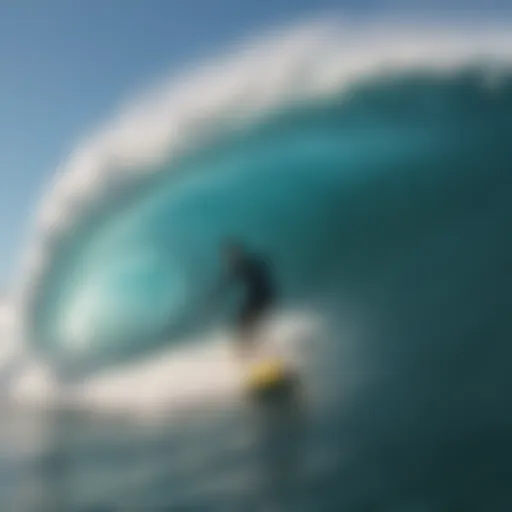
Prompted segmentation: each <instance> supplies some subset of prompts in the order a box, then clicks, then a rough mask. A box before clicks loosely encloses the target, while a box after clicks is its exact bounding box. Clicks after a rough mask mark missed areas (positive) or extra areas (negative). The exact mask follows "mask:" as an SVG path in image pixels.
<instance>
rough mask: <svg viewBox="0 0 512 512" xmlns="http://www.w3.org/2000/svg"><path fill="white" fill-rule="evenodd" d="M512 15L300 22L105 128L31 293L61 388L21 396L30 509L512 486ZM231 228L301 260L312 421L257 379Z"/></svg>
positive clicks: (404, 495)
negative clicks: (279, 418) (262, 403)
mask: <svg viewBox="0 0 512 512" xmlns="http://www.w3.org/2000/svg"><path fill="white" fill-rule="evenodd" d="M509 34H510V31H509V30H507V27H506V26H502V27H501V28H500V27H478V26H463V25H457V26H456V27H451V26H449V24H448V25H446V24H445V25H442V26H429V25H401V24H394V25H392V26H376V25H375V24H368V25H363V26H361V25H360V26H349V27H346V26H344V25H343V24H341V25H339V26H338V25H332V24H328V25H325V24H305V25H301V26H299V27H295V28H291V29H286V30H284V31H283V32H279V31H275V32H272V33H270V34H267V35H265V36H262V37H261V38H260V39H257V40H255V41H251V42H250V43H249V44H247V45H245V46H240V48H237V49H236V50H235V51H234V52H233V54H232V55H228V56H227V57H225V58H224V57H223V58H222V59H212V60H211V61H208V62H207V63H200V64H198V66H197V68H193V69H191V70H188V71H187V72H186V73H185V74H184V76H182V77H181V76H180V77H176V76H173V77H171V79H170V80H169V84H164V85H163V86H158V87H156V88H154V89H153V90H151V92H150V93H149V94H148V96H147V97H145V98H139V99H137V100H136V101H134V103H133V104H131V105H128V106H127V108H126V110H124V111H123V113H122V114H121V115H120V116H119V117H118V118H116V119H114V120H113V121H111V122H109V123H106V124H105V126H104V127H102V128H101V129H100V130H99V131H98V133H96V134H93V136H91V137H90V139H88V140H87V141H85V142H84V143H83V144H82V145H79V146H78V147H77V150H76V152H75V153H74V154H73V155H72V156H71V158H70V161H69V162H66V163H65V165H64V166H63V168H62V169H61V170H60V171H59V174H58V178H57V179H56V183H55V184H52V187H50V191H49V193H48V195H47V198H46V199H45V201H44V203H43V206H42V210H41V216H40V218H39V220H38V222H37V226H36V228H35V233H34V237H33V244H32V245H31V246H30V248H29V250H28V251H27V258H28V259H27V270H26V271H25V273H24V275H23V276H22V277H23V280H22V283H21V284H20V292H19V296H17V302H16V304H17V308H19V311H20V318H21V320H20V325H21V331H22V332H23V336H22V337H23V340H24V344H23V347H24V348H23V357H22V359H23V364H21V363H19V360H18V364H19V365H20V366H22V367H24V368H25V369H24V370H23V371H22V370H21V369H20V370H19V371H18V370H16V371H15V372H13V371H12V370H11V373H14V374H15V377H12V382H13V384H12V389H13V393H14V395H13V396H18V395H16V393H20V395H19V396H21V395H23V397H25V399H28V398H30V399H32V400H36V401H37V404H38V405H37V407H36V408H35V409H32V408H30V407H27V406H24V408H23V412H21V411H19V410H16V411H14V410H13V412H12V413H11V414H10V415H9V418H10V421H11V420H12V422H13V424H16V425H18V423H19V425H24V427H23V429H22V428H21V427H20V428H14V429H13V432H12V433H11V434H10V435H12V438H13V439H14V440H15V442H14V441H13V442H7V443H4V444H5V447H4V449H3V451H5V453H6V454H11V456H10V458H9V457H8V456H7V455H6V459H5V460H6V462H5V463H0V472H1V473H2V474H4V475H5V477H4V479H3V480H2V481H1V482H2V483H0V485H3V486H4V488H5V492H4V491H2V493H1V494H0V499H1V500H2V501H3V503H5V505H2V510H27V511H28V510H59V508H58V507H60V510H69V511H75V510H76V511H82V510H83V511H86V510H87V511H93V510H94V511H97V512H99V511H105V512H106V511H117V510H119V511H122V510H141V511H145V510H177V511H178V510H198V511H210V510H212V511H216V510H219V511H229V510H265V509H264V508H262V507H263V506H267V505H270V504H271V503H274V504H275V503H276V502H279V503H281V504H280V505H278V506H280V508H277V510H293V511H295V510H297V511H300V510H314V511H318V512H320V511H323V510H326V511H331V510H332V511H338V510H343V511H346V512H363V511H364V512H370V511H379V512H381V511H382V512H388V511H389V512H430V511H436V512H437V511H439V512H459V511H464V512H473V511H475V512H477V511H482V512H484V511H485V512H502V511H503V512H508V511H510V510H512V470H511V465H510V460H511V456H512V409H511V407H510V389H511V385H512V372H511V369H512V344H511V340H512V322H511V318H512V316H511V306H512V299H511V293H510V290H511V287H512V272H511V270H512V263H511V262H512V229H511V228H512V201H511V197H512V144H511V133H512V130H511V129H512V121H511V120H512V68H511V67H510V62H511V57H512V37H510V35H509ZM230 237H238V238H240V239H241V240H243V241H244V242H245V243H246V244H247V246H248V247H250V249H251V250H252V251H254V252H255V253H257V254H258V255H261V256H262V257H264V258H266V260H267V262H268V263H269V265H270V266H271V268H272V271H273V273H274V275H275V277H276V280H277V283H278V287H279V291H280V303H279V305H278V307H277V309H276V311H275V312H274V315H273V317H272V318H271V319H270V320H269V328H270V331H269V332H270V333H271V336H270V337H271V338H273V339H275V340H277V341H276V343H277V344H279V342H281V341H282V342H283V346H284V347H285V348H284V349H283V350H284V352H283V354H286V355H283V357H285V358H288V359H289V361H290V364H295V365H298V368H300V369H299V374H300V375H301V383H302V386H303V388H304V393H305V401H304V406H303V410H302V414H303V416H302V419H301V421H300V423H301V432H300V436H299V437H300V439H298V438H295V437H294V435H292V432H296V431H295V430H294V429H296V428H297V426H298V424H297V423H296V422H295V420H294V421H293V422H291V423H290V424H288V425H287V426H286V428H285V430H284V431H283V430H281V431H279V432H274V431H273V429H274V427H276V426H277V423H278V422H277V423H276V420H275V418H274V417H272V416H271V415H269V416H266V415H264V418H263V425H262V423H261V422H260V421H259V420H255V419H254V417H253V416H252V414H253V413H254V410H252V408H251V407H250V405H249V404H248V403H247V402H246V401H244V399H243V392H242V386H241V382H242V381H243V376H241V375H240V372H239V369H237V365H236V363H235V362H234V361H233V360H232V358H231V357H230V355H229V349H228V348H227V347H229V343H230V340H231V338H232V334H230V325H231V324H230V322H231V320H232V317H233V311H234V308H236V303H237V297H236V290H235V293H234V295H233V297H231V296H230V297H228V299H227V300H226V303H225V304H221V305H220V306H219V307H218V309H216V310H215V311H214V312H213V313H211V314H209V315H205V314H204V311H203V309H202V304H203V303H204V301H205V298H206V296H207V293H208V290H209V289H210V288H211V286H212V285H213V283H214V282H215V279H216V277H217V276H218V270H219V266H220V261H219V251H218V248H219V244H221V243H222V241H223V240H224V239H226V238H230ZM283 340H284V341H283ZM43 366H44V368H45V371H44V372H42V374H44V375H45V377H44V378H43V377H41V376H40V377H39V380H38V379H37V378H35V380H34V378H33V377H30V375H33V368H34V367H37V368H38V369H39V370H41V368H42V367H43ZM16 368H18V366H16ZM31 368H32V369H31ZM31 372H32V373H31ZM237 372H238V373H237ZM40 374H41V372H40V373H39V374H38V375H40ZM49 375H51V377H49ZM43 381H44V386H45V387H44V389H45V390H46V391H45V392H44V393H41V392H39V395H38V396H37V397H36V396H35V395H37V391H38V390H39V391H40V390H41V389H42V386H43ZM27 382H28V383H29V384H30V382H32V384H30V385H29V384H27ZM34 382H35V384H34ZM41 395H42V396H41ZM63 396H64V397H65V398H62V397H63ZM27 397H28V398H27ZM55 397H57V398H55ZM20 400H21V398H19V397H18V398H16V403H19V402H20ZM59 400H61V401H59ZM64 403H65V404H66V406H65V407H64V406H63V405H62V404H64ZM27 411H29V412H27ZM41 411H42V412H41ZM260 419H261V418H260ZM16 422H18V423H16ZM288 428H289V429H291V430H287V429H288ZM269 429H270V430H269ZM278 430H279V429H278ZM269 431H270V432H271V435H270V437H271V438H273V439H274V440H273V441H272V442H275V445H273V446H274V448H272V449H271V450H270V452H272V453H274V454H275V453H277V452H278V451H279V449H278V448H276V447H283V446H285V445H287V443H288V444H289V443H291V442H292V439H293V440H294V443H295V445H294V446H293V449H292V451H293V457H295V458H294V459H293V460H294V463H293V464H292V466H294V467H296V468H299V469H298V472H297V475H295V477H294V478H295V480H294V483H293V484H290V485H289V488H290V489H293V490H289V489H288V491H287V492H288V494H289V495H291V496H293V498H294V499H295V502H294V503H293V504H290V502H289V501H286V500H285V499H284V498H282V496H278V497H276V492H277V494H279V492H278V491H279V489H281V490H282V489H283V488H284V487H283V486H285V483H283V482H281V480H279V478H278V476H276V475H278V474H281V475H282V473H283V471H284V472H285V473H286V471H289V469H288V470H282V468H281V466H280V465H279V464H280V462H276V460H275V457H274V459H272V458H271V459H272V460H268V459H266V458H265V456H263V457H262V454H265V453H266V452H265V450H266V449H267V448H265V446H267V445H266V444H265V443H266V441H268V437H269V436H268V433H269ZM283 432H284V433H283ZM3 439H10V438H9V437H8V435H7V434H5V435H4V436H3ZM22 447H24V449H22ZM11 452H12V453H11ZM20 453H22V454H23V456H21V455H20ZM283 457H285V458H286V455H283ZM262 458H263V459H264V462H263V463H262ZM278 459H279V457H278ZM299 459H300V460H299ZM279 460H281V462H282V459H279ZM290 460H291V459H290ZM279 468H281V469H279ZM269 481H270V482H271V483H270V485H269V484H268V482H269ZM5 482H9V484H6V483H5ZM272 482H273V484H272ZM32 489H33V493H34V495H33V496H32V495H31V493H32ZM276 489H277V491H276ZM29 491H30V492H29ZM31 496H32V497H31ZM34 496H35V497H34ZM40 496H43V497H40ZM288 498H289V496H288ZM288 498H286V499H288ZM24 499H25V500H29V501H28V502H26V503H25V504H23V505H19V503H21V502H20V501H19V500H24ZM30 499H31V500H32V501H30ZM45 500H48V501H45ZM51 500H56V502H55V503H53V502H52V501H51ZM280 500H281V501H280ZM297 501H299V502H301V505H298V504H297ZM27 503H29V504H27ZM41 503H49V505H44V506H45V507H46V508H41V507H42V506H43V505H41ZM9 506H10V507H11V508H10V509H9V508H8V507H9ZM20 507H21V508H20ZM251 507H252V508H251ZM301 507H302V508H301Z"/></svg>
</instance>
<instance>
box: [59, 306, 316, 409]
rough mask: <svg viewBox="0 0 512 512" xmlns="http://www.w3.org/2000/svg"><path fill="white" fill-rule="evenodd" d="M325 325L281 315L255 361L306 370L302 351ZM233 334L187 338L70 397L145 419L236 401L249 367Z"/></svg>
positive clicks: (95, 379) (308, 317)
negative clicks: (274, 358) (277, 360)
mask: <svg viewBox="0 0 512 512" xmlns="http://www.w3.org/2000/svg"><path fill="white" fill-rule="evenodd" d="M320 326H321V324H320V322H319V321H318V320H317V319H315V318H313V317H312V316H311V315H307V314H303V313H299V312H295V313H288V314H281V315H277V316H276V317H275V318H273V319H271V320H269V321H268V323H267V325H266V326H265V327H264V328H263V329H262V332H261V339H262V340H265V342H264V343H263V344H262V345H261V347H260V349H259V352H258V354H257V355H256V356H255V357H267V356H268V355H269V354H272V355H279V357H281V358H283V359H284V360H285V361H288V364H291V365H294V366H297V365H299V366H300V365H301V357H300V354H301V350H300V348H301V346H303V344H304V343H307V342H311V341H314V340H315V339H316V337H317V336H318V334H319V331H320ZM233 336H234V334H233V333H230V332H228V331H217V332H214V333H209V334H208V335H207V336H206V337H205V338H203V339H196V340H185V341H183V342H182V344H181V346H180V348H172V347H171V348H170V349H167V350H166V351H165V352H162V353H160V354H157V355H155V356H153V357H152V358H151V359H148V360H146V361H142V362H140V361H139V362H136V363H134V364H132V365H131V366H129V367H125V368H122V369H118V370H113V371H112V370H109V371H107V372H104V373H103V374H100V375H96V376H94V377H92V378H91V379H89V380H87V381H84V382H81V383H78V384H76V385H74V386H73V387H72V388H70V390H69V395H68V399H71V400H72V401H73V402H74V403H75V404H80V405H81V406H82V407H85V408H91V409H95V410H104V411H109V412H112V411H119V412H128V413H133V414H137V415H141V416H143V417H148V415H149V416H151V415H152V414H159V413H161V412H162V411H168V410H170V411H183V410H184V409H188V408H191V407H194V406H204V405H205V404H206V403H209V404H217V405H218V404H221V403H223V402H225V401H232V400H236V399H237V398H238V397H240V396H241V392H242V389H243V382H244V375H245V371H246V368H245V363H244V362H241V360H240V359H239V357H238V356H237V354H236V352H235V350H234V344H233ZM251 361H254V357H253V358H252V359H251ZM302 364H303V363H302Z"/></svg>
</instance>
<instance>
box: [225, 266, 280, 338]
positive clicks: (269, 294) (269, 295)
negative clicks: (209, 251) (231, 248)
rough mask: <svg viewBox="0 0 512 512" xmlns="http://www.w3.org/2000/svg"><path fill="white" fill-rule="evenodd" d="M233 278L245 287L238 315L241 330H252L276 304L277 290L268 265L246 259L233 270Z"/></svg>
mask: <svg viewBox="0 0 512 512" xmlns="http://www.w3.org/2000/svg"><path fill="white" fill-rule="evenodd" d="M231 276H232V277H233V278H234V279H235V280H236V281H238V282H240V283H241V284H242V285H243V286H244V292H245V296H244V302H243V304H242V307H241V308H240V311H239V315H238V324H239V327H241V328H250V327H251V326H252V325H253V324H254V323H255V322H256V321H258V320H259V318H260V317H261V316H262V315H263V314H264V313H266V312H267V310H268V309H269V308H270V307H271V306H272V305H273V304H274V301H275V290H274V286H273V282H272V277H271V275H270V272H269V269H268V268H267V265H266V264H265V263H264V262H263V261H262V260H260V259H258V258H254V257H246V258H244V259H243V260H241V261H240V262H239V263H238V264H237V265H236V266H234V267H233V268H232V269H231Z"/></svg>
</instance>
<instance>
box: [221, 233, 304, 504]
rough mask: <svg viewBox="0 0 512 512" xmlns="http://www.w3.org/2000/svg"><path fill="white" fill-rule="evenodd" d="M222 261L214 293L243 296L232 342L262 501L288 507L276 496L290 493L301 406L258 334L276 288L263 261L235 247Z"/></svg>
mask: <svg viewBox="0 0 512 512" xmlns="http://www.w3.org/2000/svg"><path fill="white" fill-rule="evenodd" d="M221 258H222V262H223V267H224V272H223V278H222V279H221V282H220V283H219V287H218V288H217V292H218V291H220V290H224V289H225V287H226V286H227V285H237V284H239V285H241V286H242V288H243V291H244V295H243V301H242V304H241V306H240V308H239V310H238V313H237V316H236V341H235V342H236V347H237V351H238V353H239V355H241V356H242V363H243V364H244V365H246V379H245V386H246V392H247V395H248V398H249V399H250V402H251V403H252V404H253V405H254V406H255V407H254V409H253V411H254V412H256V416H255V417H253V420H254V422H253V425H254V426H256V428H257V429H258V432H259V434H258V435H259V437H260V441H261V445H260V455H261V462H262V464H263V467H262V470H263V473H264V474H265V475H267V478H266V480H267V483H268V488H267V489H266V490H265V491H264V495H266V496H269V497H270V496H272V497H273V499H274V501H279V502H283V501H287V498H285V497H284V496H281V494H283V493H284V494H290V489H289V487H290V486H291V485H292V482H293V481H294V479H295V478H296V475H295V474H294V471H295V470H294V468H295V467H296V466H298V463H297V462H298V460H297V457H298V453H299V451H300V450H299V446H300V436H298V435H299V434H300V429H301V419H302V411H301V409H302V407H301V405H302V404H299V396H298V395H299V393H298V391H299V390H298V382H297V379H296V375H295V372H293V371H291V368H290V367H289V364H288V363H285V362H284V361H283V360H282V358H281V357H276V356H275V355H270V354H265V353H262V351H261V350H260V349H261V348H264V347H263V345H264V342H265V341H267V340H265V339H264V338H263V336H262V332H261V330H260V328H261V327H262V324H263V321H264V319H265V317H266V315H267V314H268V313H269V312H270V311H271V310H272V309H273V308H275V306H276V302H277V286H276V282H275V280H274V276H273V274H272V272H271V269H270V268H269V266H268V264H267V260H264V259H262V258H260V257H258V256H256V255H254V254H252V253H251V252H249V251H248V250H247V249H246V247H245V246H244V245H243V244H242V243H240V242H238V241H233V240H231V241H229V242H227V243H225V244H223V246H222V248H221ZM263 352H265V350H263ZM291 494H293V493H291Z"/></svg>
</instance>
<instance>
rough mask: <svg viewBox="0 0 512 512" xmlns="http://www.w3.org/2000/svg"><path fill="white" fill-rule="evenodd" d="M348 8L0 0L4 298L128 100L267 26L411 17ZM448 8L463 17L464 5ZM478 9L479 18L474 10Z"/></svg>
mask: <svg viewBox="0 0 512 512" xmlns="http://www.w3.org/2000/svg"><path fill="white" fill-rule="evenodd" d="M507 3H508V0H488V1H486V2H485V4H486V7H485V11H486V12H487V13H488V14H491V15H492V16H496V15H497V13H498V12H501V11H502V10H503V9H504V8H505V6H506V4H507ZM351 4H352V5H351ZM351 4H350V3H347V2H343V1H340V0H288V1H287V0H254V1H246V0H87V1H84V0H45V1H41V0H0V291H1V289H2V288H5V287H7V286H8V285H10V284H11V282H12V278H13V276H14V272H15V271H16V268H17V266H16V263H17V261H18V259H19V257H20V255H21V252H22V249H23V244H24V243H25V241H26V236H27V234H28V233H27V231H28V228H29V225H30V222H31V220H32V217H33V215H34V213H35V210H36V208H37V203H38V200H39V199H40V197H41V194H42V192H43V190H44V187H45V186H47V185H48V182H49V179H50V178H51V176H52V173H53V172H54V170H55V168H56V167H57V165H58V164H59V163H60V162H62V161H63V160H65V158H66V155H67V154H68V152H69V151H70V150H71V149H72V148H73V146H74V145H75V143H76V142H77V141H78V140H79V139H80V138H81V137H82V136H84V135H86V134H88V133H90V132H91V131H92V130H93V129H94V127H95V126H96V125H98V124H99V123H100V122H101V121H103V120H104V119H105V118H107V117H108V116H109V113H110V112H112V111H113V110H114V109H115V107H116V106H117V105H118V104H119V103H120V102H121V101H123V100H125V99H126V97H127V96H128V97H129V95H130V93H131V92H132V91H137V90H139V89H140V88H142V87H144V85H145V84H147V83H149V82H151V81H153V80H154V79H155V78H156V77H158V76H159V75H162V74H164V73H168V72H169V71H172V69H173V68H177V67H179V66H180V64H182V63H183V62H184V61H188V60H191V59H194V58H196V57H198V56H201V55H205V54H208V53H212V52H215V51H216V50H217V49H221V48H222V47H223V45H226V44H228V43H229V42H231V41H233V40H236V39H237V38H241V37H243V36H244V35H245V34H247V33H251V32H255V31H257V30H258V28H260V27H264V26H268V25H269V24H274V23H279V22H283V21H287V20H290V19H294V18H297V17H304V16H307V15H309V14H315V13H320V12H322V11H325V10H332V9H340V8H341V9H343V10H345V11H351V12H353V13H357V14H363V15H364V14H368V13H370V12H376V11H377V12H379V11H385V10H388V9H391V8H393V9H394V10H399V11H401V10H403V9H407V10H410V3H408V2H403V3H402V2H397V1H394V2H389V1H388V2H386V4H383V3H382V2H379V1H373V0H351ZM485 4H484V0H482V1H481V3H480V5H485ZM439 5H442V3H441V2H440V3H439ZM451 5H452V9H457V10H458V9H464V10H465V9H466V7H467V4H466V6H465V5H464V3H462V2H460V1H458V2H457V1H456V2H455V3H453V2H452V3H451ZM356 6H357V7H356ZM430 8H432V2H430ZM472 8H473V9H474V10H476V11H478V12H481V9H479V8H478V3H475V2H473V4H472Z"/></svg>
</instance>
